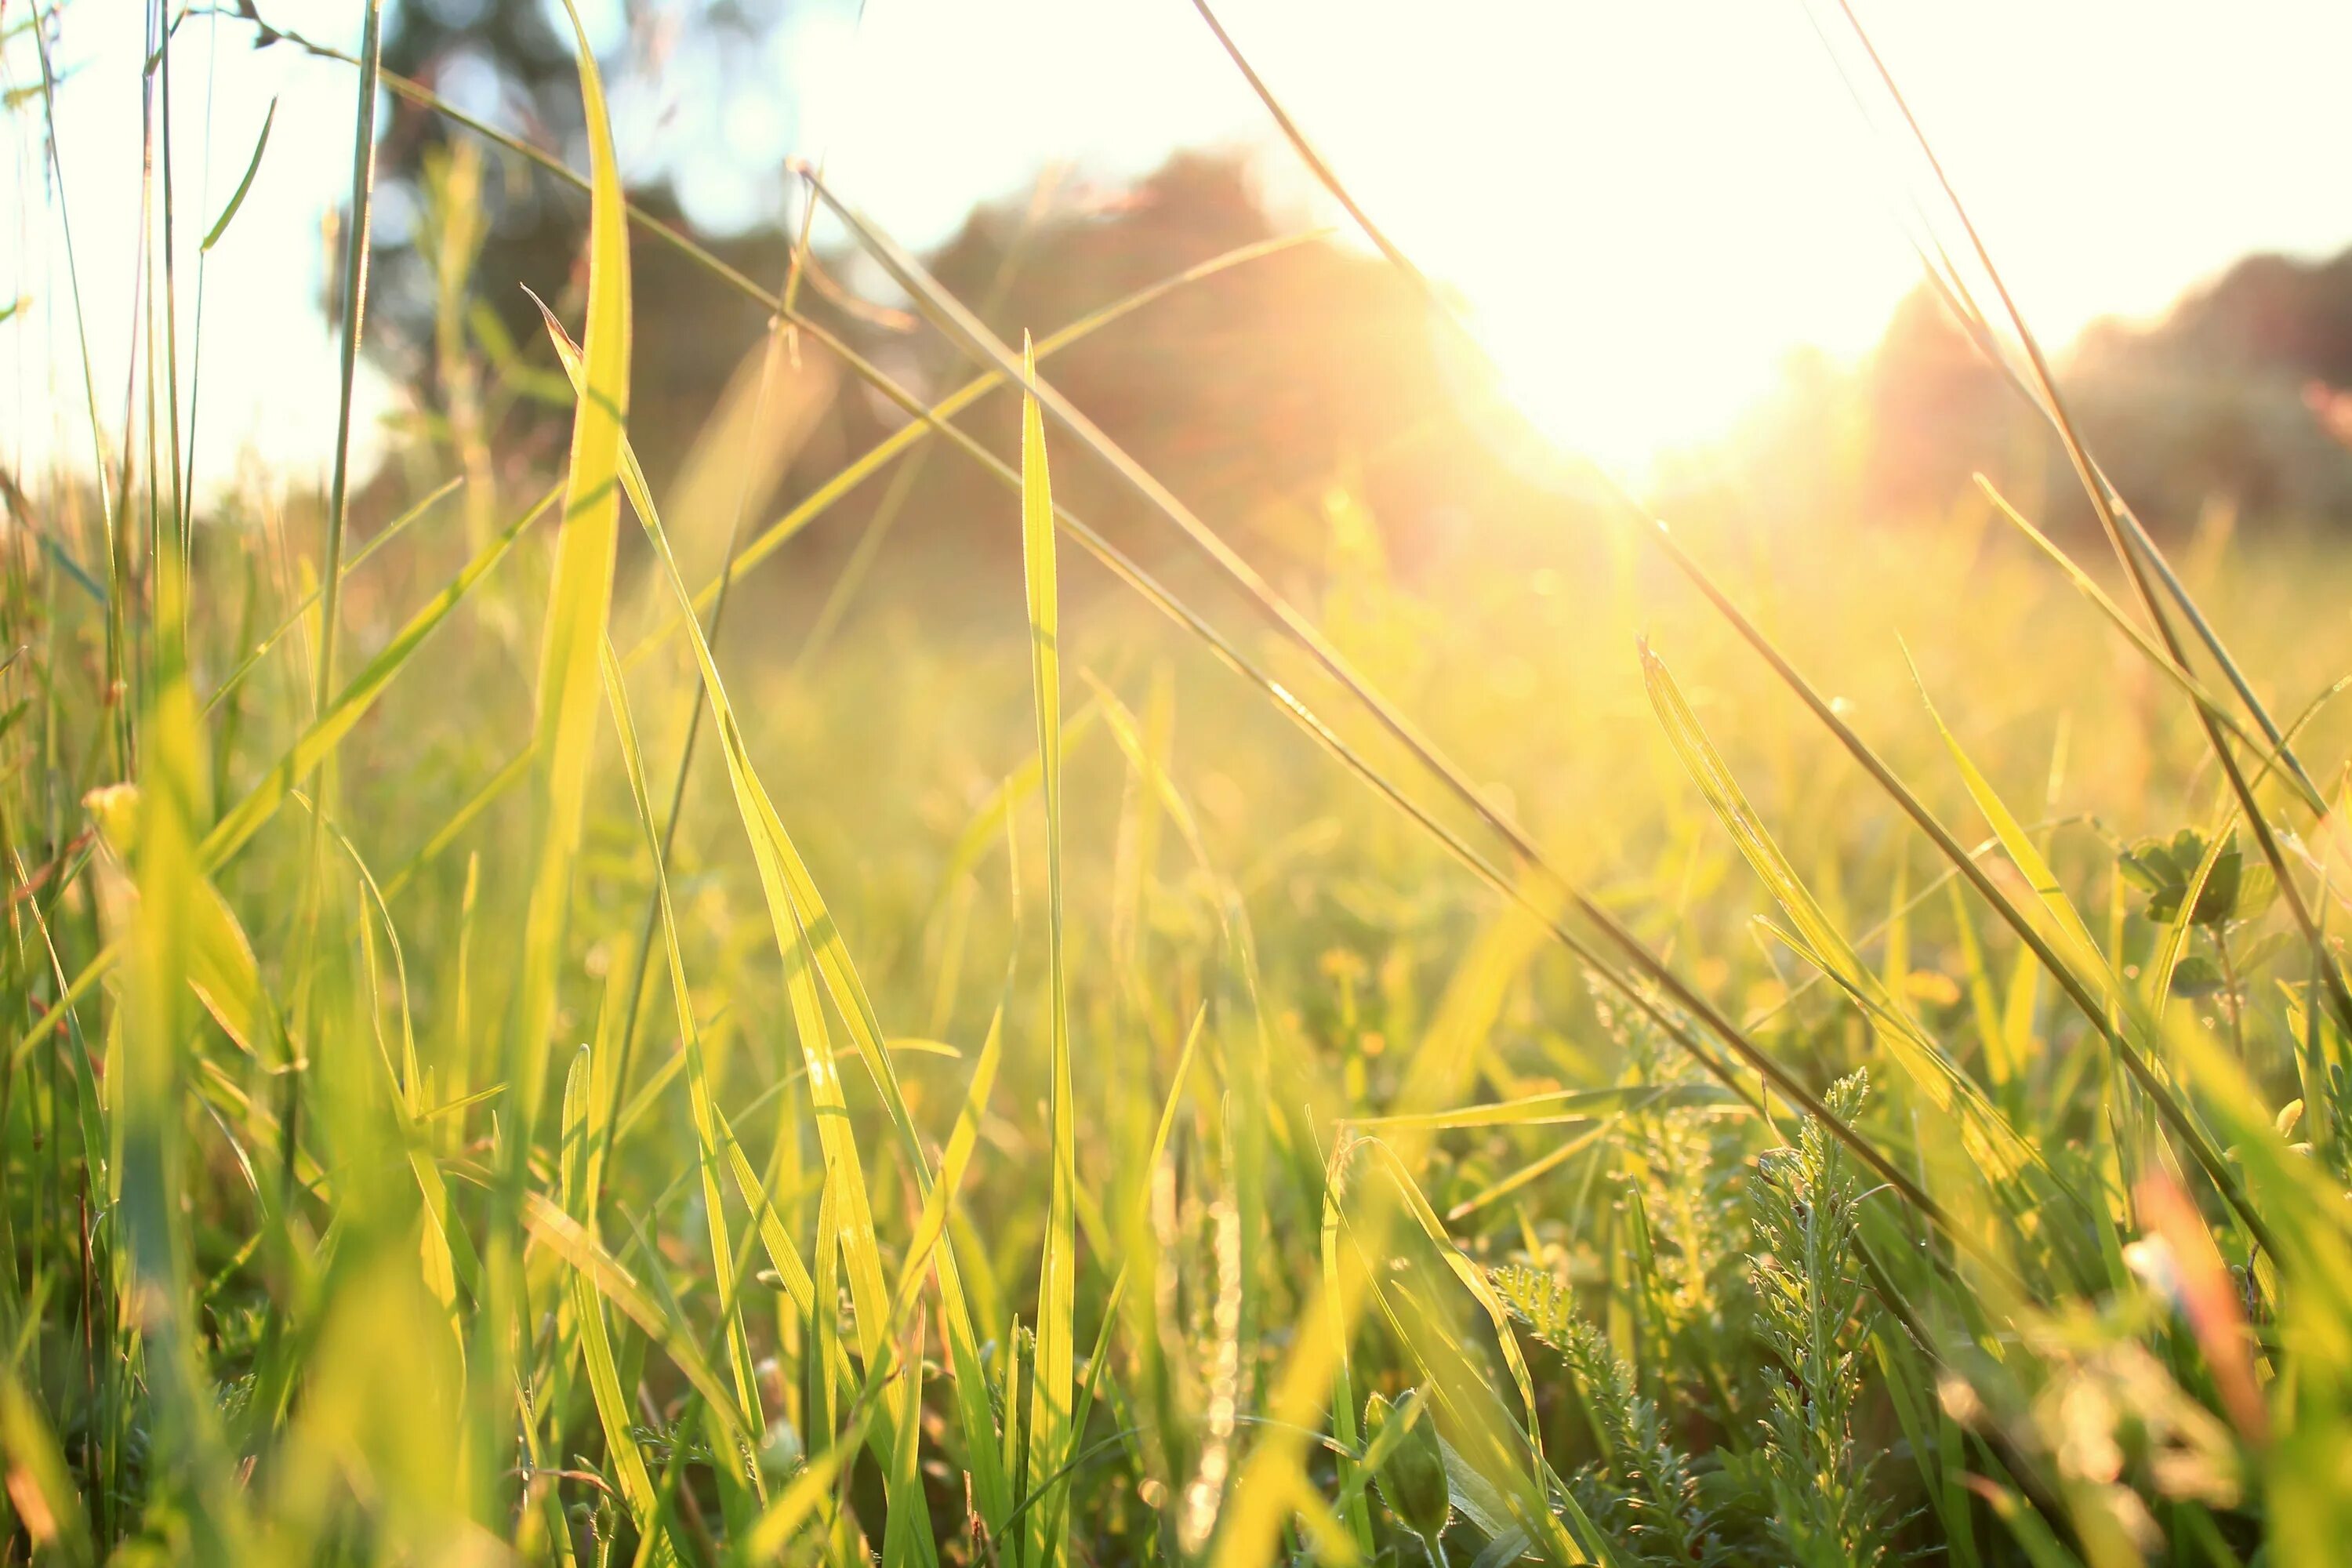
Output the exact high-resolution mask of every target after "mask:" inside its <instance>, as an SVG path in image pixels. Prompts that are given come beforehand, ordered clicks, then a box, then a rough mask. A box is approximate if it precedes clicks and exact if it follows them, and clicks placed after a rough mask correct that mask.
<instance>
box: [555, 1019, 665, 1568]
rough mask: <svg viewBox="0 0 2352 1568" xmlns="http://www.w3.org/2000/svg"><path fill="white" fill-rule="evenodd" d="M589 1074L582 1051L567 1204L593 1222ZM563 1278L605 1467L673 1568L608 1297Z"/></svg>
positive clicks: (568, 1144) (569, 1123)
mask: <svg viewBox="0 0 2352 1568" xmlns="http://www.w3.org/2000/svg"><path fill="white" fill-rule="evenodd" d="M589 1072H590V1065H589V1060H588V1056H587V1053H586V1052H585V1051H584V1050H583V1052H582V1053H581V1055H580V1056H579V1057H577V1058H574V1059H573V1061H572V1069H571V1071H570V1072H569V1073H568V1074H567V1075H566V1077H565V1080H564V1085H563V1111H562V1115H563V1142H562V1149H563V1159H564V1164H565V1170H566V1180H565V1182H564V1189H565V1191H564V1204H565V1206H566V1207H567V1208H568V1209H570V1210H571V1211H572V1215H573V1216H574V1217H575V1219H577V1218H580V1217H586V1216H593V1214H594V1212H595V1211H594V1208H593V1205H592V1204H591V1202H590V1197H591V1194H589V1192H588V1190H587V1183H586V1179H585V1173H584V1171H582V1170H581V1169H580V1167H583V1166H584V1165H585V1163H586V1159H585V1146H586V1143H587V1129H588V1110H589V1100H590V1095H589V1091H588V1080H589ZM575 1173H577V1174H576V1176H575ZM584 1234H585V1233H584V1232H583V1236H584ZM565 1278H566V1285H567V1288H568V1289H569V1290H570V1292H571V1296H572V1320H573V1321H574V1322H575V1323H576V1324H577V1325H578V1332H579V1335H580V1359H581V1363H582V1365H583V1367H584V1368H585V1370H586V1372H587V1373H588V1393H589V1396H590V1398H591V1400H592V1401H593V1404H594V1405H595V1409H596V1418H597V1420H598V1422H599V1423H600V1424H601V1425H602V1426H603V1427H604V1461H605V1464H606V1466H607V1467H608V1468H610V1469H611V1470H612V1472H613V1474H614V1478H615V1479H617V1481H618V1483H619V1486H620V1492H621V1496H622V1498H623V1500H625V1501H626V1502H627V1504H628V1507H629V1511H630V1513H631V1514H632V1515H634V1516H635V1521H636V1525H637V1530H638V1532H639V1533H640V1535H642V1536H643V1538H644V1539H645V1542H646V1546H647V1548H648V1550H649V1551H650V1552H651V1562H652V1563H655V1564H663V1563H676V1562H677V1548H676V1546H675V1545H674V1544H673V1543H672V1542H671V1537H670V1528H671V1527H670V1525H669V1522H668V1521H667V1518H666V1517H665V1514H664V1510H663V1509H662V1507H661V1498H660V1494H659V1493H657V1492H656V1490H655V1489H654V1479H653V1476H652V1474H651V1472H649V1471H648V1470H647V1469H646V1457H645V1454H644V1452H643V1451H642V1450H641V1449H639V1448H638V1447H637V1440H636V1436H635V1432H634V1431H633V1430H632V1428H633V1427H634V1426H635V1422H634V1421H633V1420H632V1419H631V1417H630V1410H629V1401H628V1397H627V1395H626V1394H625V1393H624V1392H623V1390H622V1386H621V1373H620V1368H619V1366H618V1364H617V1363H615V1362H614V1359H613V1341H612V1336H611V1334H610V1333H609V1332H607V1331H606V1330H605V1327H604V1297H603V1296H602V1295H601V1294H600V1293H599V1292H598V1290H597V1288H596V1279H595V1277H594V1276H593V1274H592V1273H591V1272H590V1271H589V1270H587V1269H585V1268H576V1267H575V1268H572V1270H571V1271H570V1272H569V1273H568V1274H567V1276H566V1277H565Z"/></svg>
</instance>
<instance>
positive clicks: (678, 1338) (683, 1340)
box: [522, 1192, 744, 1440]
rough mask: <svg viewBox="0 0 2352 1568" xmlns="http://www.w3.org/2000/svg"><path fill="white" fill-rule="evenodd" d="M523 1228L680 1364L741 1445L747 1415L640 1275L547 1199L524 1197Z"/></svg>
mask: <svg viewBox="0 0 2352 1568" xmlns="http://www.w3.org/2000/svg"><path fill="white" fill-rule="evenodd" d="M522 1217H523V1225H524V1226H525V1227H526V1228H527V1229H528V1230H529V1231H530V1234H531V1236H532V1237H536V1238H537V1239H538V1240H539V1242H540V1243H541V1245H542V1246H544V1247H546V1248H547V1249H548V1250H549V1251H550V1252H551V1253H552V1254H554V1255H555V1256H556V1257H557V1258H562V1260H563V1261H564V1262H565V1263H567V1264H569V1265H570V1266H571V1267H572V1268H573V1269H575V1270H576V1271H578V1273H579V1274H580V1275H582V1276H583V1278H585V1279H587V1280H588V1281H589V1282H590V1283H591V1284H592V1285H593V1286H594V1287H595V1289H596V1291H597V1293H598V1294H599V1295H601V1296H603V1297H604V1300H608V1301H610V1302H612V1303H613V1305H614V1306H615V1307H618V1308H619V1309H620V1310H621V1311H622V1312H623V1313H625V1315H626V1316H627V1317H628V1318H629V1319H630V1320H631V1321H634V1322H635V1324H636V1325H637V1327H639V1328H641V1329H643V1330H644V1331H646V1337H648V1338H649V1339H651V1340H652V1341H653V1342H654V1343H656V1344H657V1345H659V1346H660V1347H661V1349H662V1352H663V1353H664V1354H665V1355H667V1356H668V1357H669V1359H670V1360H671V1361H672V1362H674V1363H677V1370H678V1371H679V1372H680V1373H683V1374H684V1375H685V1377H686V1380H687V1382H688V1383H690V1384H693V1385H694V1391H695V1392H696V1393H697V1394H700V1395H702V1397H703V1398H704V1399H705V1400H707V1401H708V1402H709V1405H710V1408H711V1410H712V1411H713V1412H715V1413H716V1414H717V1415H718V1416H719V1420H720V1421H721V1422H722V1423H723V1424H724V1426H725V1427H726V1429H727V1431H728V1433H729V1435H730V1436H732V1437H734V1438H736V1439H738V1440H740V1439H741V1437H742V1436H743V1432H744V1426H743V1416H742V1413H741V1412H740V1411H739V1410H738V1409H736V1407H735V1400H734V1396H733V1395H732V1394H730V1393H729V1392H728V1389H727V1385H726V1384H724V1383H721V1382H720V1381H719V1374H718V1373H715V1372H713V1371H712V1370H711V1368H710V1363H709V1362H708V1361H706V1360H705V1359H703V1354H702V1352H701V1351H699V1350H698V1349H697V1348H696V1347H695V1343H694V1336H693V1334H692V1333H691V1331H689V1330H688V1328H687V1326H686V1325H685V1324H683V1323H680V1322H678V1321H676V1320H675V1319H674V1318H672V1317H671V1316H670V1315H669V1313H667V1311H665V1310H663V1308H662V1307H661V1305H660V1304H658V1303H656V1301H655V1300H654V1299H653V1297H652V1296H650V1295H648V1294H647V1293H646V1288H645V1287H644V1286H643V1285H641V1284H639V1283H638V1282H637V1278H636V1276H635V1275H634V1274H632V1273H630V1272H629V1271H628V1269H627V1268H625V1267H624V1266H623V1265H622V1263H621V1261H620V1259H618V1258H614V1256H613V1255H612V1254H611V1253H609V1252H607V1251H605V1250H604V1246H603V1245H602V1244H601V1243H600V1242H598V1241H597V1239H596V1238H595V1237H593V1236H592V1235H590V1234H589V1232H588V1230H587V1228H586V1226H583V1224H582V1223H581V1222H580V1221H578V1220H576V1219H574V1218H572V1216H571V1215H568V1214H566V1213H564V1212H563V1210H562V1209H561V1208H559V1207H558V1206H557V1205H555V1204H554V1203H552V1202H551V1201H550V1200H549V1199H548V1198H547V1197H546V1196H545V1195H544V1194H540V1193H536V1192H531V1193H525V1194H523V1211H522Z"/></svg>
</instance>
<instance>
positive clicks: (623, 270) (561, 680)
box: [505, 0, 630, 1181]
mask: <svg viewBox="0 0 2352 1568" xmlns="http://www.w3.org/2000/svg"><path fill="white" fill-rule="evenodd" d="M565 10H566V14H567V15H569V16H571V17H572V35H573V37H574V39H575V42H576V46H577V47H576V49H575V54H576V63H577V66H578V69H579V76H580V99H581V110H582V113H583V117H584V119H585V122H586V127H587V135H588V162H589V170H590V176H589V184H590V186H591V192H590V200H589V212H588V334H587V343H586V347H585V349H584V351H583V354H582V365H583V370H582V374H583V380H584V383H585V388H584V390H583V392H582V394H581V395H580V398H579V401H578V404H577V410H576V413H575V415H574V416H573V419H572V455H571V461H570V464H569V467H568V468H567V470H566V473H565V477H564V484H563V519H562V531H561V532H559V533H558V534H557V536H556V543H555V572H554V578H553V581H552V582H551V584H549V587H548V601H547V619H546V625H545V629H544V631H543V633H542V640H541V645H540V659H539V680H538V686H537V690H536V700H537V704H538V711H537V716H536V718H535V719H534V721H533V723H532V728H531V749H532V756H533V759H534V761H533V763H532V773H531V829H530V832H531V848H530V862H529V864H530V871H529V877H530V885H529V887H530V890H529V895H528V901H527V902H526V904H525V907H524V912H523V929H522V943H521V951H520V954H519V957H518V973H517V975H516V979H515V990H514V1000H513V1003H512V1011H511V1015H510V1017H509V1026H508V1035H507V1042H506V1063H507V1070H506V1075H505V1076H506V1080H507V1083H508V1085H509V1092H508V1100H507V1107H508V1115H509V1118H510V1121H509V1137H510V1138H511V1139H512V1142H511V1143H510V1144H509V1148H508V1149H507V1151H506V1164H507V1171H508V1179H509V1181H520V1177H521V1172H522V1168H523V1162H524V1160H525V1158H526V1157H527V1155H528V1153H529V1151H530V1124H531V1120H532V1117H533V1116H534V1114H535V1113H536V1111H537V1109H538V1106H539V1091H540V1086H541V1082H542V1081H543V1079H544V1076H545V1073H546V1068H547V1051H548V1045H549V1040H548V1035H549V1030H550V1026H551V1025H552V1023H553V1022H554V1018H555V991H556V971H557V968H558V966H559V964H560V963H561V961H562V952H563V931H564V921H565V914H566V910H567V906H568V905H569V903H570V901H571V892H572V861H573V859H574V858H575V857H576V855H577V853H578V850H579V845H580V826H581V816H582V813H583V808H584V805H585V802H586V798H587V788H588V776H589V771H590V768H589V763H590V761H591V758H592V755H593V750H594V746H595V718H596V702H597V675H596V660H597V648H598V647H600V646H601V645H602V643H603V640H604V619H605V616H606V615H607V614H608V613H609V611H610V609H611V605H612V599H613V563H614V552H615V551H616V550H617V548H618V546H619V542H620V526H621V485H620V467H621V432H622V428H623V426H624V425H625V423H626V421H627V418H628V406H629V331H630V322H629V235H628V215H627V212H626V210H625V198H624V197H623V195H622V193H621V175H620V169H619V167H618V165H617V163H615V161H614V153H613V131H612V124H611V120H610V117H609V116H608V115H607V114H606V113H605V110H604V83H603V80H602V79H601V78H600V77H599V76H598V75H597V71H596V60H595V57H594V55H593V53H592V52H591V51H590V49H589V47H588V35H587V33H586V32H585V31H584V30H583V29H582V27H581V25H580V18H579V16H578V14H577V13H576V12H575V11H573V10H572V7H571V3H570V0H565Z"/></svg>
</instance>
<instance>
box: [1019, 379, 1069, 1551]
mask: <svg viewBox="0 0 2352 1568" xmlns="http://www.w3.org/2000/svg"><path fill="white" fill-rule="evenodd" d="M1036 368H1037V355H1036V350H1035V348H1034V346H1031V345H1027V344H1024V359H1023V362H1022V372H1023V375H1024V380H1025V381H1029V382H1034V379H1035V376H1036ZM1021 559H1022V564H1023V579H1024V583H1025V584H1026V587H1027V595H1028V602H1029V670H1030V681H1031V691H1032V695H1033V698H1034V709H1035V712H1036V719H1037V757H1038V762H1039V764H1040V766H1041V768H1042V769H1043V772H1042V773H1041V774H1040V780H1041V788H1042V793H1043V794H1044V796H1045V968H1046V977H1045V987H1046V989H1045V1007H1046V1018H1047V1028H1048V1030H1049V1040H1048V1044H1049V1047H1050V1050H1051V1058H1052V1065H1051V1074H1052V1076H1051V1079H1050V1080H1049V1085H1048V1089H1047V1091H1046V1092H1047V1099H1046V1109H1047V1116H1048V1119H1049V1120H1048V1133H1047V1145H1046V1146H1047V1151H1048V1154H1047V1157H1048V1159H1049V1160H1050V1161H1051V1162H1052V1169H1051V1173H1050V1175H1049V1177H1048V1180H1049V1183H1050V1191H1049V1195H1048V1197H1047V1200H1046V1213H1045V1252H1044V1256H1043V1258H1041V1259H1040V1261H1039V1264H1038V1269H1037V1362H1036V1366H1035V1369H1034V1374H1033V1375H1032V1376H1031V1378H1030V1380H1029V1473H1030V1475H1031V1476H1033V1477H1046V1478H1050V1477H1052V1476H1053V1475H1054V1472H1055V1470H1056V1469H1057V1468H1059V1467H1060V1465H1061V1463H1062V1461H1063V1460H1064V1458H1066V1457H1067V1453H1068V1450H1069V1448H1070V1446H1071V1441H1072V1436H1071V1433H1070V1430H1069V1426H1070V1414H1071V1409H1070V1405H1071V1384H1072V1382H1073V1381H1074V1376H1075V1373H1074V1370H1073V1365H1074V1358H1075V1356H1076V1343H1075V1341H1076V1337H1077V1323H1076V1278H1077V1259H1076V1251H1077V1234H1076V1203H1077V1165H1076V1158H1077V1156H1076V1141H1077V1132H1076V1108H1075V1107H1074V1106H1073V1105H1072V1103H1071V1097H1072V1091H1071V1086H1070V1018H1069V992H1068V979H1067V976H1066V973H1065V969H1064V965H1065V963H1066V955H1065V952H1064V949H1063V936H1062V831H1063V812H1062V650H1061V611H1060V597H1061V591H1060V587H1059V585H1058V584H1057V583H1056V581H1055V563H1054V497H1053V490H1052V486H1051V481H1050V479H1048V478H1047V474H1046V466H1045V421H1044V418H1043V417H1042V416H1040V414H1039V413H1038V409H1037V400H1036V398H1035V397H1034V395H1028V396H1024V397H1023V398H1022V400H1021ZM1065 1496H1066V1487H1065V1483H1063V1482H1061V1481H1059V1480H1053V1479H1048V1480H1046V1481H1045V1482H1044V1483H1043V1489H1042V1490H1041V1491H1039V1492H1037V1493H1035V1494H1034V1497H1037V1498H1042V1499H1043V1500H1042V1501H1041V1502H1037V1503H1036V1504H1035V1506H1034V1507H1032V1509H1031V1510H1030V1512H1029V1516H1028V1519H1027V1521H1026V1527H1025V1531H1024V1540H1025V1542H1026V1550H1025V1552H1024V1557H1023V1563H1024V1568H1062V1564H1063V1563H1065V1562H1066V1559H1067V1557H1068V1552H1069V1533H1068V1530H1069V1524H1068V1520H1067V1518H1066V1514H1065V1512H1064V1510H1063V1498H1064V1497H1065Z"/></svg>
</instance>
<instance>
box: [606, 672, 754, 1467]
mask: <svg viewBox="0 0 2352 1568" xmlns="http://www.w3.org/2000/svg"><path fill="white" fill-rule="evenodd" d="M597 651H598V654H599V656H600V662H601V667H602V669H603V673H604V697H605V701H606V704H607V705H608V706H609V708H610V709H611V710H612V715H613V728H614V732H615V734H616V736H617V738H618V739H619V742H620V746H621V763H622V770H623V772H624V773H625V774H626V776H627V778H628V781H629V797H630V799H631V800H632V801H633V802H634V803H635V805H636V810H637V823H638V826H640V827H641V828H643V829H644V831H645V835H646V848H647V849H648V850H649V851H650V852H651V854H652V857H653V878H654V900H655V903H656V908H657V909H658V910H659V911H660V922H661V941H662V951H663V952H664V954H665V956H666V957H667V961H668V964H669V992H670V996H671V999H672V1000H673V1002H674V1003H675V1004H676V1012H677V1030H678V1039H679V1041H680V1042H681V1044H680V1047H679V1048H680V1049H681V1050H682V1051H683V1052H684V1053H685V1055H686V1087H687V1103H688V1108H689V1110H690V1112H691V1115H692V1118H693V1121H694V1135H695V1139H696V1142H697V1143H698V1146H699V1154H700V1164H701V1170H702V1209H703V1223H704V1224H705V1225H706V1226H708V1227H709V1233H710V1235H709V1240H710V1286H711V1291H712V1294H714V1295H715V1296H716V1297H717V1298H718V1299H719V1310H720V1311H721V1313H722V1314H723V1315H724V1319H725V1321H724V1324H723V1327H724V1330H725V1332H726V1336H727V1360H728V1369H729V1371H730V1373H731V1374H732V1375H733V1378H734V1382H735V1398H736V1402H737V1404H738V1405H740V1407H741V1409H742V1411H743V1415H744V1418H745V1425H746V1427H747V1429H748V1430H749V1431H750V1432H751V1433H752V1434H754V1435H756V1434H758V1433H759V1432H761V1431H762V1430H764V1429H765V1427H766V1426H767V1422H766V1419H765V1417H764V1416H763V1415H762V1414H761V1409H760V1374H759V1373H758V1372H757V1371H756V1370H755V1369H754V1367H753V1365H752V1363H751V1336H750V1335H749V1333H748V1332H747V1331H745V1329H744V1326H743V1303H742V1299H741V1296H740V1293H739V1292H738V1291H737V1289H736V1285H735V1261H734V1259H735V1244H734V1239H733V1237H730V1235H729V1234H728V1228H727V1193H726V1188H725V1186H724V1184H723V1182H722V1179H721V1177H720V1174H719V1169H720V1166H721V1164H722V1163H723V1160H722V1156H721V1154H720V1152H719V1149H720V1145H719V1124H718V1112H717V1110H716V1108H715V1102H714V1100H712V1097H711V1092H710V1070H709V1065H708V1064H707V1062H706V1060H705V1057H704V1051H703V1047H702V1030H701V1028H700V1027H699V1026H698V1025H697V1023H696V1022H695V1017H694V995H693V993H692V992H691V991H690V990H689V989H688V986H687V980H686V957H685V954H684V953H683V952H680V951H679V948H678V941H677V915H676V912H675V911H674V910H672V909H671V907H670V899H669V873H668V871H667V869H666V868H665V867H664V865H663V855H662V844H661V826H660V822H659V820H658V819H657V818H656V816H654V804H653V796H652V795H651V793H650V792H649V791H648V789H647V787H646V764H645V756H644V754H643V752H640V751H639V750H638V747H637V726H636V721H635V720H634V719H632V718H631V717H630V714H629V689H628V686H627V684H626V683H625V679H624V678H623V676H622V674H621V664H620V660H619V658H618V657H617V656H615V655H614V652H613V644H612V640H611V639H610V638H608V637H607V638H599V639H598V641H597ZM739 1458H740V1459H742V1460H743V1461H744V1462H745V1463H746V1464H747V1465H748V1467H749V1468H748V1474H749V1476H750V1478H751V1482H752V1485H753V1486H754V1487H755V1488H759V1489H761V1490H762V1491H763V1492H764V1489H765V1481H764V1480H763V1479H762V1478H761V1473H760V1468H759V1465H758V1463H757V1462H756V1459H755V1458H753V1456H751V1455H749V1454H746V1455H742V1456H739Z"/></svg>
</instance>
